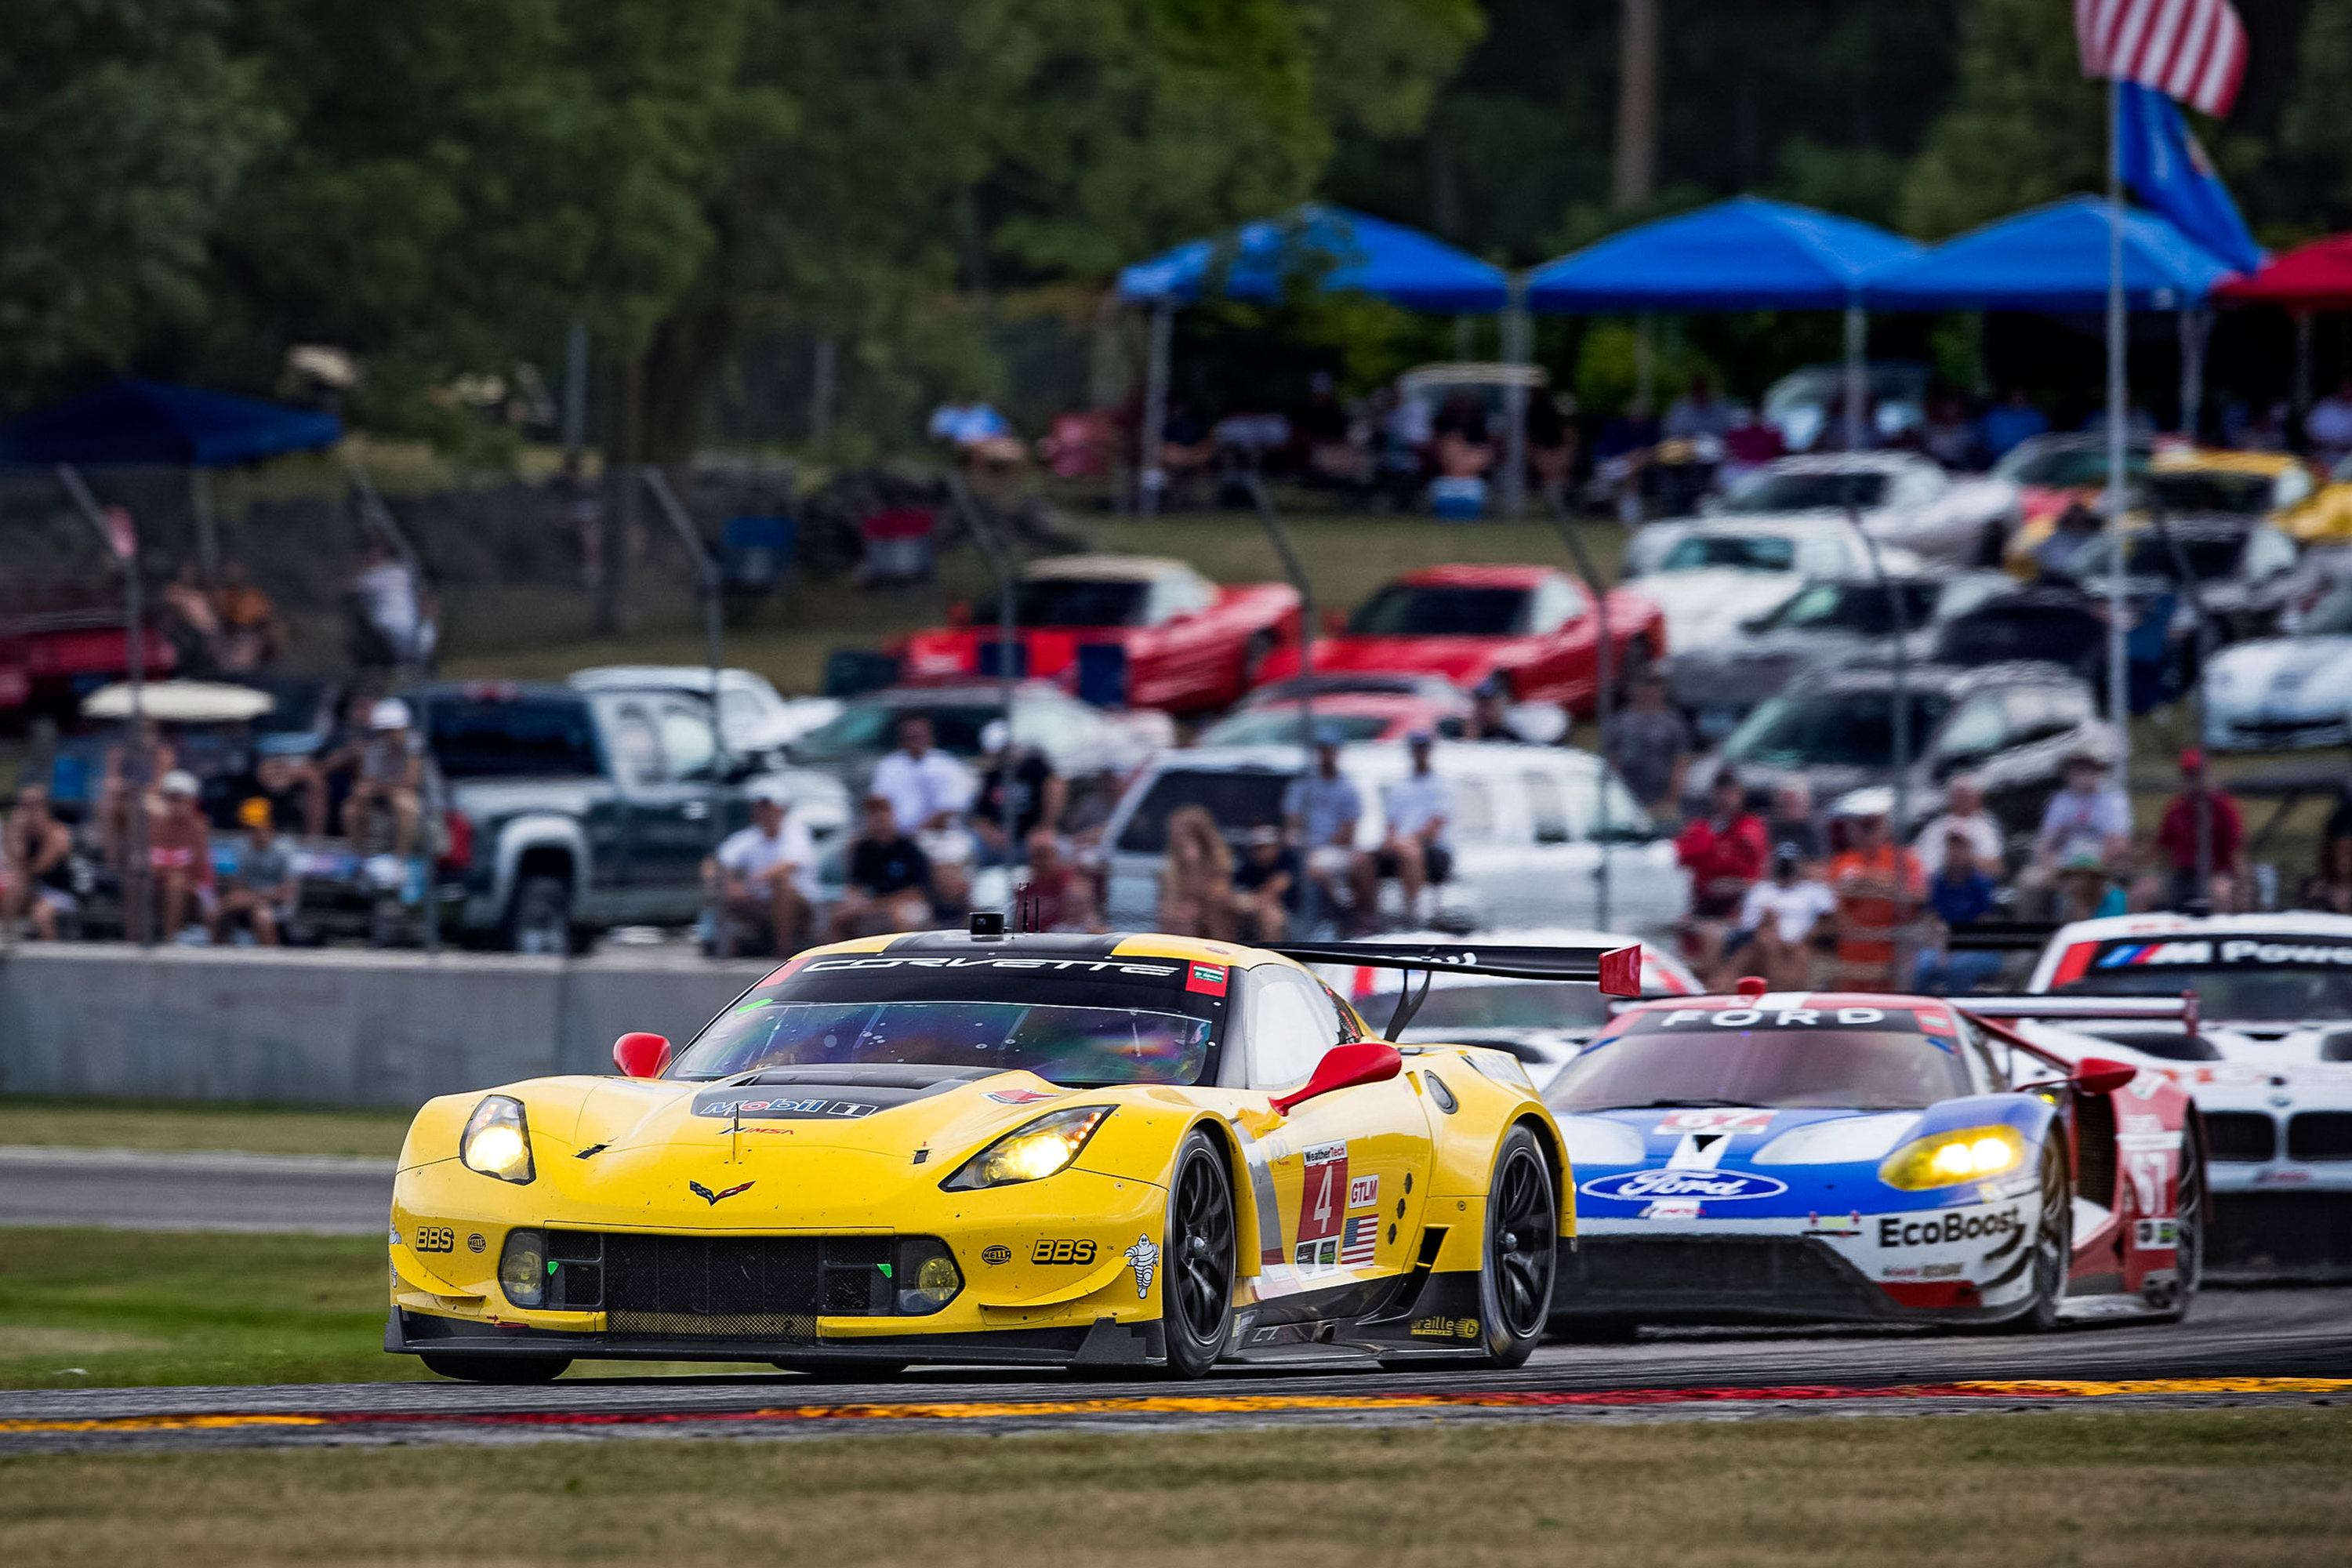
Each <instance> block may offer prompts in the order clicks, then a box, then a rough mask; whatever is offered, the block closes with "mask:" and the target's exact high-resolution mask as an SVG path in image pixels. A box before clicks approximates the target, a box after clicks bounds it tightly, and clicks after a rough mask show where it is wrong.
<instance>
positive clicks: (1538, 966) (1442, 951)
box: [1268, 942, 1642, 996]
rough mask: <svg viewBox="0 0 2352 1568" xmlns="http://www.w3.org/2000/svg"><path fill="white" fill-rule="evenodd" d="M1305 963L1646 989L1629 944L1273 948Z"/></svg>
mask: <svg viewBox="0 0 2352 1568" xmlns="http://www.w3.org/2000/svg"><path fill="white" fill-rule="evenodd" d="M1268 951H1269V952H1278V953H1280V954H1281V955H1282V956H1283V957H1285V958H1288V959H1295V960H1297V962H1298V963H1337V964H1353V965H1360V966H1365V967H1370V968H1374V969H1403V970H1430V971H1435V972H1442V973H1454V974H1486V975H1493V976H1496V977H1497V978H1499V979H1504V980H1559V981H1567V982H1577V981H1581V982H1584V983H1586V984H1591V983H1594V982H1598V983H1599V984H1600V985H1601V990H1602V991H1603V992H1604V993H1606V994H1609V995H1612V996H1638V995H1640V994H1642V950H1641V948H1640V947H1639V946H1630V947H1517V946H1502V947H1487V948H1479V947H1474V946H1471V945H1468V944H1466V943H1465V944H1464V945H1461V946H1447V945H1431V946H1424V947H1411V946H1405V945H1403V944H1401V943H1391V942H1288V943H1285V944H1283V945H1281V946H1278V947H1275V948H1270V949H1268Z"/></svg>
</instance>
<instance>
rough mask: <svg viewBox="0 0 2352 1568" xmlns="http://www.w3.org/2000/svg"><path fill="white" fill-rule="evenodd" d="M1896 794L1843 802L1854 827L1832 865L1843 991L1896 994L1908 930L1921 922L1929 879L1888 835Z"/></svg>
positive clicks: (1858, 794) (1842, 811) (1842, 812)
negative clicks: (1902, 944)
mask: <svg viewBox="0 0 2352 1568" xmlns="http://www.w3.org/2000/svg"><path fill="white" fill-rule="evenodd" d="M1894 795H1895V792H1894V791H1892V790H1888V789H1859V790H1856V791H1854V792H1853V794H1852V795H1848V796H1846V797H1845V799H1843V801H1840V802H1839V803H1838V815H1839V816H1843V817H1844V818H1845V819H1846V821H1847V824H1848V826H1849V837H1848V840H1847V842H1848V845H1849V847H1848V848H1847V849H1846V851H1845V853H1844V854H1843V855H1840V856H1838V857H1837V858H1835V859H1833V860H1832V861H1831V862H1830V874H1829V884H1830V890H1831V891H1832V892H1833V893H1835V894H1836V895H1837V901H1838V912H1837V919H1838V943H1837V968H1838V979H1837V984H1838V988H1839V989H1840V990H1842V991H1894V990H1896V989H1898V988H1899V987H1898V985H1897V983H1896V978H1895V977H1896V975H1897V974H1898V973H1899V969H1898V965H1897V961H1898V959H1899V957H1900V954H1899V953H1898V952H1897V951H1896V950H1897V947H1898V945H1899V943H1900V942H1901V940H1902V936H1903V928H1904V927H1906V926H1907V925H1909V924H1910V923H1911V922H1912V921H1916V920H1917V919H1918V918H1919V906H1920V905H1921V904H1922V903H1923V902H1924V901H1925V900H1926V898H1927V878H1926V876H1925V875H1923V874H1922V873H1921V871H1920V869H1919V861H1918V858H1917V857H1916V856H1914V855H1913V854H1912V853H1911V851H1909V850H1908V849H1906V848H1904V847H1902V846H1901V845H1899V844H1897V843H1895V841H1894V840H1893V838H1892V837H1890V836H1889V833H1888V829H1887V823H1886V818H1887V816H1888V814H1889V813H1890V812H1891V811H1892V810H1893V809H1894V805H1895V799H1894Z"/></svg>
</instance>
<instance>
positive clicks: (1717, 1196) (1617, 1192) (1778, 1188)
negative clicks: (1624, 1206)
mask: <svg viewBox="0 0 2352 1568" xmlns="http://www.w3.org/2000/svg"><path fill="white" fill-rule="evenodd" d="M1576 1190H1577V1191H1578V1192H1580V1193H1583V1194H1587V1195H1588V1196H1591V1197H1596V1198H1615V1199H1616V1200H1617V1201H1618V1202H1620V1203H1643V1202H1646V1201H1648V1200H1649V1199H1652V1198H1706V1199H1709V1200H1712V1201H1714V1202H1717V1203H1721V1202H1726V1201H1728V1200H1729V1199H1732V1198H1769V1197H1774V1196H1777V1195H1778V1194H1781V1193H1785V1192H1787V1191H1788V1190H1789V1184H1788V1183H1786V1182H1784V1181H1781V1180H1780V1179H1779V1178H1778V1177H1775V1176H1751V1175H1749V1174H1748V1173H1745V1172H1741V1171H1627V1172H1625V1173H1622V1174H1621V1175H1615V1176H1596V1177H1594V1178H1593V1179H1592V1180H1591V1181H1589V1182H1587V1183H1585V1184H1583V1185H1582V1186H1580V1187H1579V1188H1577V1189H1576Z"/></svg>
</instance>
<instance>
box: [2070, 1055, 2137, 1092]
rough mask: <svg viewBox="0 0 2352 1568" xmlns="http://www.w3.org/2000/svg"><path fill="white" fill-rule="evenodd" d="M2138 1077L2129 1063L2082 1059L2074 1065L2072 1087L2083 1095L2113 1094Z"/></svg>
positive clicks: (2103, 1059) (2105, 1059) (2103, 1058)
mask: <svg viewBox="0 0 2352 1568" xmlns="http://www.w3.org/2000/svg"><path fill="white" fill-rule="evenodd" d="M2138 1076H2139V1068H2136V1067H2134V1066H2132V1065H2131V1064H2130V1063H2129V1062H2119V1061H2115V1060H2113V1059H2111V1058H2106V1057H2084V1058H2083V1059H2082V1060H2081V1061H2079V1062H2076V1063H2075V1064H2074V1087H2075V1088H2076V1089H2080V1090H2082V1091H2083V1092H2084V1094H2113V1093H2115V1092H2116V1090H2117V1089H2121V1088H2123V1087H2124V1086H2125V1085H2126V1084H2127V1083H2129V1082H2131V1080H2132V1079H2136V1078H2137V1077H2138Z"/></svg>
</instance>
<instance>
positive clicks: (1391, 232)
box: [1118, 203, 1511, 516]
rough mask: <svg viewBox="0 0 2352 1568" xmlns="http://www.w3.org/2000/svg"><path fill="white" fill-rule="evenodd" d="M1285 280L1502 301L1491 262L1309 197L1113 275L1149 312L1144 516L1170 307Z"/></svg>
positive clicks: (1393, 296)
mask: <svg viewBox="0 0 2352 1568" xmlns="http://www.w3.org/2000/svg"><path fill="white" fill-rule="evenodd" d="M1294 281H1299V282H1308V283H1311V285H1312V287H1313V288H1315V289H1317V290H1318V291H1319V292H1324V293H1342V292H1350V291H1352V292H1356V293H1362V294H1370V295H1373V296H1375V297H1377V298H1379V299H1382V300H1388V301H1389V302H1390V303H1391V304H1393V305H1398V306H1401V307H1402V308H1403V309H1405V310H1442V311H1447V312H1451V313H1454V314H1472V313H1478V314H1484V313H1487V312H1492V311H1496V310H1506V309H1507V308H1508V306H1509V305H1510V302H1511V284H1510V279H1509V278H1508V277H1507V275H1506V274H1505V273H1504V271H1503V269H1502V268H1499V267H1496V266H1493V265H1491V264H1490V263H1487V262H1484V261H1481V260H1479V259H1478V258H1476V257H1475V256H1472V255H1469V254H1468V253H1466V252H1465V251H1460V250H1456V249H1454V247H1452V246H1450V245H1447V244H1445V243H1444V242H1443V241H1441V240H1435V239H1432V238H1431V237H1429V236H1427V235H1425V234H1423V233H1420V232H1419V231H1417V230H1414V229H1410V228H1406V227H1404V226H1402V225H1399V224H1393V223H1388V222H1384V221H1383V220H1381V219H1380V218H1376V217H1369V216H1365V215H1364V214H1362V213H1357V212H1349V211H1348V210H1347V209H1346V208H1344V207H1333V206H1323V205H1316V204H1311V203H1310V204H1308V205H1305V206H1301V207H1297V208H1295V209H1293V210H1292V211H1291V212H1290V213H1289V214H1287V215H1286V216H1283V217H1281V218H1278V219H1276V218H1265V219H1260V220H1259V221H1257V222H1255V223H1246V224H1244V225H1242V226H1241V227H1240V228H1238V229H1236V230H1234V232H1233V233H1232V234H1230V235H1227V236H1225V237H1223V238H1220V239H1196V240H1193V241H1192V242H1190V243H1189V244H1185V245H1180V246H1178V247H1175V248H1174V249H1173V250H1169V251H1163V252H1161V253H1160V255H1158V256H1155V257H1153V258H1150V260H1148V261H1139V262H1137V263H1136V264H1135V265H1134V266H1132V267H1129V268H1125V269H1124V270H1122V271H1121V272H1120V273H1119V275H1118V297H1119V298H1120V299H1121V300H1125V301H1126V302H1127V303H1129V304H1131V305H1142V306H1146V307H1149V308H1150V310H1151V363H1150V373H1149V376H1148V379H1147V381H1146V383H1145V391H1144V399H1143V429H1144V461H1143V487H1142V494H1141V496H1140V497H1139V500H1140V502H1141V505H1142V508H1143V510H1144V512H1145V514H1146V515H1147V516H1148V515H1150V514H1151V513H1153V512H1156V511H1157V510H1159V506H1160V490H1161V489H1162V488H1163V487H1164V486H1165V483H1166V476H1165V475H1164V474H1163V473H1162V472H1161V470H1160V462H1159V436H1160V430H1161V428H1162V427H1163V426H1165V425H1166V424H1167V422H1168V358H1169V346H1170V339H1171V335H1172V332H1173V327H1174V320H1175V312H1176V310H1177V307H1179V306H1181V305H1192V304H1198V303H1199V302H1200V301H1201V300H1202V299H1204V298H1208V297H1210V296H1212V295H1217V296H1222V297H1223V298H1225V299H1229V300H1248V301H1250V302H1252V303H1256V304H1263V303H1267V302H1270V301H1273V300H1279V299H1281V298H1282V296H1283V292H1284V290H1285V289H1286V288H1287V287H1289V286H1290V285H1291V284H1292V283H1293V282H1294Z"/></svg>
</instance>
